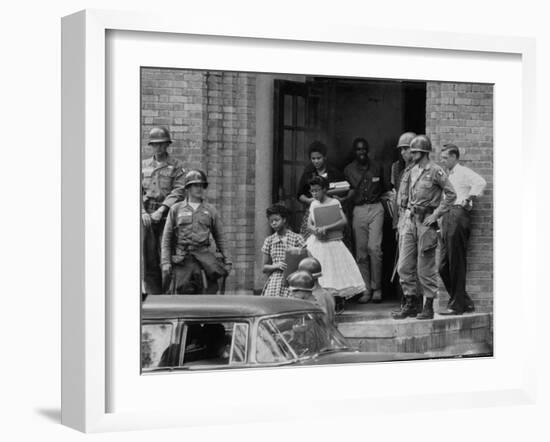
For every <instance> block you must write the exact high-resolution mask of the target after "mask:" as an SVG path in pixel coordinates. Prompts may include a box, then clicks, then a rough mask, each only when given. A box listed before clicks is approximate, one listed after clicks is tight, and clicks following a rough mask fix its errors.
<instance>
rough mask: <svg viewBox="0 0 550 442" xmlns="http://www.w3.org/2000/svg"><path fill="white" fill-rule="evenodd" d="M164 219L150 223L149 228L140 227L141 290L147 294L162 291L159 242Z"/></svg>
mask: <svg viewBox="0 0 550 442" xmlns="http://www.w3.org/2000/svg"><path fill="white" fill-rule="evenodd" d="M164 223H165V219H162V220H161V221H160V222H158V223H151V227H149V228H145V227H143V225H142V241H143V249H142V250H143V285H144V287H143V290H144V292H145V293H147V294H152V295H158V294H161V293H163V290H162V272H161V269H160V242H161V238H162V232H163V230H164Z"/></svg>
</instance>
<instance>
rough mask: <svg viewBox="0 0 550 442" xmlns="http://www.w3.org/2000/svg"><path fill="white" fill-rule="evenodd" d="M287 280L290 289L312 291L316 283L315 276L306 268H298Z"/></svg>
mask: <svg viewBox="0 0 550 442" xmlns="http://www.w3.org/2000/svg"><path fill="white" fill-rule="evenodd" d="M287 282H288V287H289V289H290V290H306V291H312V290H313V286H314V285H315V282H314V281H313V276H311V274H310V273H309V272H306V271H305V270H297V271H295V272H294V273H291V274H290V275H289V276H288V278H287Z"/></svg>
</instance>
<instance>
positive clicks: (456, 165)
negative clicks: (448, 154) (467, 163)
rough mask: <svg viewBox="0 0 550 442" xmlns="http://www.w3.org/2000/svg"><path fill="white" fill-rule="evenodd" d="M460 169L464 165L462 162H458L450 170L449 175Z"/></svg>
mask: <svg viewBox="0 0 550 442" xmlns="http://www.w3.org/2000/svg"><path fill="white" fill-rule="evenodd" d="M460 169H462V165H461V164H460V163H456V164H455V167H453V168H452V169H451V170H449V175H451V174H453V173H455V172H459V171H460Z"/></svg>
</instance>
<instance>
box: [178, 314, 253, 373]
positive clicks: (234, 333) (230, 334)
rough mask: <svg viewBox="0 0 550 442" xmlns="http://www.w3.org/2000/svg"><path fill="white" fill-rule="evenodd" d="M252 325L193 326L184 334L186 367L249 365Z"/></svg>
mask: <svg viewBox="0 0 550 442" xmlns="http://www.w3.org/2000/svg"><path fill="white" fill-rule="evenodd" d="M247 337H248V324H246V323H238V322H212V321H208V322H200V323H199V322H190V323H186V327H185V330H184V334H183V340H184V343H185V344H184V346H183V348H184V349H185V351H184V354H183V359H182V360H181V361H180V362H181V365H182V366H184V367H194V366H202V365H205V366H219V365H230V364H242V363H245V362H246V349H247V342H246V341H247Z"/></svg>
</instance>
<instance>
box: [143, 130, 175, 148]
mask: <svg viewBox="0 0 550 442" xmlns="http://www.w3.org/2000/svg"><path fill="white" fill-rule="evenodd" d="M171 142H172V139H171V138H170V132H168V129H166V128H165V127H153V128H152V129H151V131H150V132H149V143H148V144H156V143H171Z"/></svg>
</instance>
